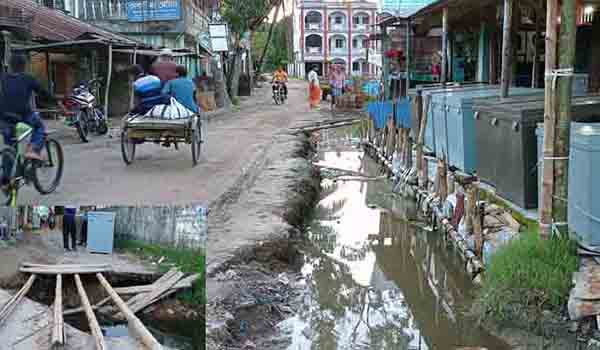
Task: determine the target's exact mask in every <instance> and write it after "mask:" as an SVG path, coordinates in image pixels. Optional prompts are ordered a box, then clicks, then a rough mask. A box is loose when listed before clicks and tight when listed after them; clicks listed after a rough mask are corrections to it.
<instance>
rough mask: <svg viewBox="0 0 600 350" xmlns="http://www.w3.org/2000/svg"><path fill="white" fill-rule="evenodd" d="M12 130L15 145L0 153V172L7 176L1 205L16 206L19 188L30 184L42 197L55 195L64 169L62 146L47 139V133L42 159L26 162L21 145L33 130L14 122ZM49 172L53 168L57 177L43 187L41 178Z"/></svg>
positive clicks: (0, 197)
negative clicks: (13, 131) (0, 166)
mask: <svg viewBox="0 0 600 350" xmlns="http://www.w3.org/2000/svg"><path fill="white" fill-rule="evenodd" d="M14 128H15V131H16V132H15V133H14V134H15V135H16V136H15V137H14V138H13V141H14V146H6V147H5V148H4V149H2V151H1V152H0V161H1V165H2V169H1V170H2V171H3V175H4V174H7V175H8V176H7V179H6V182H5V183H4V184H3V186H2V190H1V191H0V203H4V205H10V206H11V207H16V206H17V193H18V191H19V189H20V188H21V187H23V186H26V185H29V184H30V183H33V186H34V187H35V189H36V190H37V191H38V192H39V193H40V194H42V195H47V194H50V193H52V192H54V191H55V190H56V188H57V187H58V186H59V184H60V180H61V178H62V175H63V167H64V155H63V150H62V146H61V145H60V143H59V142H58V141H57V140H55V139H53V138H51V137H49V136H48V133H46V134H45V135H44V146H43V148H42V152H41V154H42V158H43V159H44V160H43V161H40V160H31V159H26V158H25V156H24V150H23V144H24V143H25V142H26V141H27V140H28V138H29V136H30V135H31V133H32V131H33V130H32V129H31V128H30V127H29V126H27V125H25V124H23V123H17V125H16V126H15V127H14ZM51 169H56V174H55V175H54V176H53V177H52V178H51V181H49V183H48V184H46V183H45V182H43V181H42V179H43V175H45V173H47V172H48V171H49V170H51ZM3 196H4V197H3Z"/></svg>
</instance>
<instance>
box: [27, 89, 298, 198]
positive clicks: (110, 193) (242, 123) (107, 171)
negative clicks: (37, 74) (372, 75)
mask: <svg viewBox="0 0 600 350" xmlns="http://www.w3.org/2000/svg"><path fill="white" fill-rule="evenodd" d="M289 90H290V99H289V101H288V102H287V104H286V105H284V106H276V105H274V103H273V102H272V99H271V92H270V88H269V86H268V84H266V85H265V87H263V88H262V89H259V90H257V91H256V93H255V96H253V97H252V98H248V99H245V100H244V101H242V104H241V106H240V109H239V111H237V112H236V111H234V112H230V113H226V114H224V115H220V116H217V117H215V118H213V119H211V120H210V121H209V122H208V123H207V127H206V130H207V144H206V145H205V147H204V151H203V158H202V160H201V163H200V164H199V165H198V166H197V167H195V168H194V167H192V159H191V151H190V150H189V147H187V145H184V147H183V148H182V149H180V150H179V151H176V150H175V149H167V148H163V147H161V146H157V145H154V144H146V145H141V146H139V147H138V152H137V154H136V162H135V163H134V164H133V165H131V166H126V165H125V164H124V163H123V160H122V158H121V151H120V140H119V132H118V130H111V134H112V135H113V137H102V138H97V139H94V140H93V141H92V142H90V143H88V144H82V143H80V142H78V140H77V138H76V132H75V130H69V129H67V130H64V129H62V130H61V129H59V130H58V132H57V137H58V138H59V140H60V141H61V143H63V145H64V150H65V174H64V178H63V181H62V183H61V186H60V187H59V188H58V190H57V191H56V192H55V193H53V194H51V195H48V196H40V195H39V194H38V193H37V192H35V190H33V188H24V189H23V190H22V191H21V192H20V193H19V202H20V203H23V204H25V203H26V204H30V203H34V204H53V205H56V204H64V203H73V204H96V203H104V204H119V205H120V204H136V203H143V204H166V203H169V204H174V203H181V204H186V203H190V202H195V203H200V204H205V205H208V204H209V203H211V202H213V201H217V200H218V199H219V198H220V197H221V196H222V195H223V194H224V193H226V192H227V191H228V190H229V189H230V188H231V187H232V186H234V185H235V183H236V181H237V180H238V179H239V178H240V177H242V176H243V175H244V174H246V172H247V168H248V166H249V164H252V163H253V162H254V161H255V160H256V159H259V158H260V157H263V155H264V154H265V152H266V151H267V150H268V149H269V147H270V146H271V145H272V140H273V137H274V135H276V134H277V133H279V132H281V131H282V130H286V129H287V128H288V126H289V125H291V124H292V123H293V122H298V121H300V120H302V119H303V118H304V116H303V113H306V112H308V104H307V103H306V100H305V95H306V92H305V84H304V83H303V82H299V81H292V82H290V89H289ZM50 124H52V123H50ZM50 127H51V128H52V125H51V126H50ZM54 127H56V125H54Z"/></svg>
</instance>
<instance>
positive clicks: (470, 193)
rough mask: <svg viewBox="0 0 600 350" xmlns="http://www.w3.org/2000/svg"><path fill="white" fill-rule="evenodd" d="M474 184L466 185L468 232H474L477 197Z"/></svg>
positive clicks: (466, 223) (466, 227) (466, 225)
mask: <svg viewBox="0 0 600 350" xmlns="http://www.w3.org/2000/svg"><path fill="white" fill-rule="evenodd" d="M473 187H474V186H473V185H472V184H468V185H466V186H465V192H467V200H466V203H465V231H466V232H467V233H468V234H473V233H474V232H473V221H474V214H475V206H476V203H475V202H476V201H477V197H476V194H475V190H474V188H473Z"/></svg>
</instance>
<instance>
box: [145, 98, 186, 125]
mask: <svg viewBox="0 0 600 350" xmlns="http://www.w3.org/2000/svg"><path fill="white" fill-rule="evenodd" d="M169 102H170V103H169V104H168V105H156V106H154V107H152V109H150V111H148V113H146V114H145V115H144V117H146V118H153V119H166V120H178V119H188V118H190V117H192V116H193V115H194V114H195V113H194V112H192V111H190V110H189V109H187V108H185V106H183V105H182V104H181V103H179V102H177V100H176V99H174V98H172V97H171V99H170V101H169Z"/></svg>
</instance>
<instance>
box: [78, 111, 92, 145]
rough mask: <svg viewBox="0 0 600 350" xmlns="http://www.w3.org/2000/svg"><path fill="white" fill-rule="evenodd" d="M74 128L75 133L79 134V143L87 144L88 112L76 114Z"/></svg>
mask: <svg viewBox="0 0 600 350" xmlns="http://www.w3.org/2000/svg"><path fill="white" fill-rule="evenodd" d="M75 127H76V128H77V133H78V134H79V138H80V139H81V141H83V142H88V141H89V140H88V134H89V132H90V130H89V125H88V112H86V111H85V112H84V111H79V113H78V114H77V122H76V123H75Z"/></svg>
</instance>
